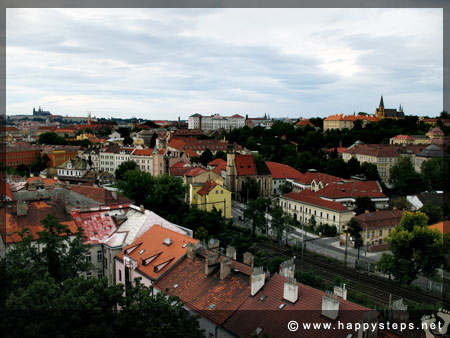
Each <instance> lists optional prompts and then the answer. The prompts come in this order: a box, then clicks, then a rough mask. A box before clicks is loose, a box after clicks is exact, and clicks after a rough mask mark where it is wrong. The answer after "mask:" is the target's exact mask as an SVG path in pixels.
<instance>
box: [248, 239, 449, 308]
mask: <svg viewBox="0 0 450 338" xmlns="http://www.w3.org/2000/svg"><path fill="white" fill-rule="evenodd" d="M255 247H256V248H257V249H258V250H262V251H264V252H266V253H268V254H272V255H273V256H275V255H276V256H277V257H285V258H292V253H293V252H292V249H290V248H286V247H284V246H280V245H277V244H273V243H269V242H261V243H257V244H256V245H255ZM294 263H295V267H296V269H299V270H313V271H315V272H316V273H317V274H318V275H320V276H321V277H322V278H323V279H324V280H325V281H327V282H333V280H334V279H335V278H336V277H340V278H342V279H346V280H349V281H350V285H348V286H347V288H348V289H349V290H355V291H358V292H361V293H364V294H365V295H366V296H367V297H368V298H370V299H371V300H372V301H373V302H374V303H376V304H379V305H388V304H389V299H390V297H391V300H396V299H400V298H403V299H405V300H408V301H410V302H415V303H418V304H436V303H440V304H442V305H444V306H447V307H448V306H449V304H447V303H445V302H444V301H443V300H442V299H440V298H438V297H434V296H432V295H427V294H424V293H421V292H418V291H414V290H409V289H406V288H404V287H402V286H399V285H396V284H394V283H392V282H389V281H387V280H385V279H383V278H382V277H378V276H373V275H371V276H369V275H366V274H362V273H359V272H357V271H355V270H353V269H349V268H346V267H343V266H340V265H337V264H331V263H327V262H323V261H322V260H319V259H317V258H315V257H314V256H313V255H311V254H308V253H306V252H305V253H304V255H303V262H302V261H301V260H300V259H298V258H296V259H295V260H294Z"/></svg>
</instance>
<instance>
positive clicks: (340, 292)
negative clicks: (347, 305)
mask: <svg viewBox="0 0 450 338" xmlns="http://www.w3.org/2000/svg"><path fill="white" fill-rule="evenodd" d="M333 293H334V295H335V296H337V297H341V298H342V299H344V300H347V289H346V288H345V283H344V284H343V285H342V286H335V287H334V290H333Z"/></svg>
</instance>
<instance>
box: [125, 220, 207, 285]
mask: <svg viewBox="0 0 450 338" xmlns="http://www.w3.org/2000/svg"><path fill="white" fill-rule="evenodd" d="M189 242H191V243H192V244H196V243H197V242H198V240H197V239H193V238H191V237H188V236H186V235H182V234H180V233H178V232H175V231H172V230H169V229H166V228H163V227H162V226H159V225H157V224H155V225H153V226H152V227H151V228H150V229H149V230H148V231H146V232H145V233H144V234H143V235H142V236H141V237H139V238H138V239H137V240H136V241H134V242H133V243H131V244H130V245H128V246H126V247H125V248H124V250H122V252H121V253H120V254H119V255H117V258H118V259H119V260H123V259H124V256H125V255H126V256H127V257H130V258H132V259H133V260H135V261H136V262H137V269H138V270H139V272H141V273H143V274H145V275H146V276H148V277H149V278H150V279H152V280H157V279H158V278H160V277H161V276H162V275H164V274H165V273H166V272H167V271H168V270H169V268H170V267H171V266H173V265H174V264H175V263H176V262H178V261H179V260H180V259H181V258H182V257H183V256H184V255H185V254H186V251H187V243H189ZM185 244H186V245H185Z"/></svg>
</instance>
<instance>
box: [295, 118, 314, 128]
mask: <svg viewBox="0 0 450 338" xmlns="http://www.w3.org/2000/svg"><path fill="white" fill-rule="evenodd" d="M295 126H296V127H305V126H311V127H315V125H314V124H313V123H312V122H311V121H310V120H309V119H303V120H300V121H298V122H297V123H296V124H295Z"/></svg>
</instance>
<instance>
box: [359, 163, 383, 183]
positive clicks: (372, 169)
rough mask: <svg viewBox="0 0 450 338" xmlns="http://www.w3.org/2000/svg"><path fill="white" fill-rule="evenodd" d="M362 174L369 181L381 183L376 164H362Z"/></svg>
mask: <svg viewBox="0 0 450 338" xmlns="http://www.w3.org/2000/svg"><path fill="white" fill-rule="evenodd" d="M361 173H362V174H363V175H364V176H365V177H366V179H367V180H368V181H381V178H380V175H379V174H378V168H377V165H376V164H374V163H369V162H364V163H363V164H361Z"/></svg>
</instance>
